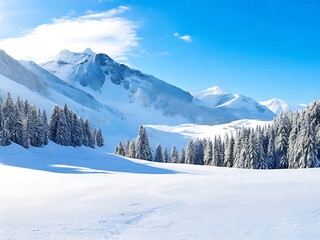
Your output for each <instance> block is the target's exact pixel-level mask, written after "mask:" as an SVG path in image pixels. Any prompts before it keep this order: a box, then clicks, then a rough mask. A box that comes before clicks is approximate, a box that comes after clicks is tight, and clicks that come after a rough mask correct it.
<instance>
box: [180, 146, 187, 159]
mask: <svg viewBox="0 0 320 240" xmlns="http://www.w3.org/2000/svg"><path fill="white" fill-rule="evenodd" d="M185 162H186V154H185V151H184V149H183V147H181V148H180V154H179V163H185Z"/></svg>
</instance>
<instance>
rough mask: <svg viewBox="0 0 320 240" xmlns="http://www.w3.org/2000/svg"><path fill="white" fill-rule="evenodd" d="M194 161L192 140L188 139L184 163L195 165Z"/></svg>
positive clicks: (194, 152) (194, 150) (194, 151)
mask: <svg viewBox="0 0 320 240" xmlns="http://www.w3.org/2000/svg"><path fill="white" fill-rule="evenodd" d="M196 162H197V160H196V149H195V146H194V144H193V140H192V139H190V140H189V141H188V144H187V146H186V155H185V163H186V164H195V163H196Z"/></svg>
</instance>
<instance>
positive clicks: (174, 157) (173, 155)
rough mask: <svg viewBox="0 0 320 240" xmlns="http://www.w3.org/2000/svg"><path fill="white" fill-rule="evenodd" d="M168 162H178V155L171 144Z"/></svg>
mask: <svg viewBox="0 0 320 240" xmlns="http://www.w3.org/2000/svg"><path fill="white" fill-rule="evenodd" d="M170 162H171V163H178V162H179V156H178V151H177V148H176V146H175V145H174V144H173V146H172V149H171V153H170Z"/></svg>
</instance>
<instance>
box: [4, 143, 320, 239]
mask: <svg viewBox="0 0 320 240" xmlns="http://www.w3.org/2000/svg"><path fill="white" fill-rule="evenodd" d="M0 163H1V164H0V191H1V194H0V239H1V240H8V239H19V240H20V239H24V240H28V239H32V240H37V239H68V240H69V239H77V240H79V239H80V240H82V239H90V240H92V239H125V240H128V239H129V240H130V239H135V240H136V239H175V240H176V239H255V240H256V239H290V240H292V239H299V240H300V239H307V240H312V239H319V236H320V189H319V184H320V169H297V170H244V169H228V168H217V167H210V166H192V165H180V164H165V163H152V162H145V161H140V160H130V159H125V158H121V157H118V156H114V155H111V154H107V153H104V152H103V150H101V149H100V150H92V149H88V148H71V147H61V146H57V145H55V144H52V143H51V144H50V145H49V146H46V147H44V148H31V149H29V150H25V149H23V148H21V147H19V146H17V145H11V146H9V147H0Z"/></svg>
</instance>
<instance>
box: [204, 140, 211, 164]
mask: <svg viewBox="0 0 320 240" xmlns="http://www.w3.org/2000/svg"><path fill="white" fill-rule="evenodd" d="M212 149H213V146H212V141H211V140H210V139H208V141H207V144H206V146H205V149H204V159H203V162H204V165H211V164H212V155H213V151H212Z"/></svg>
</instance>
